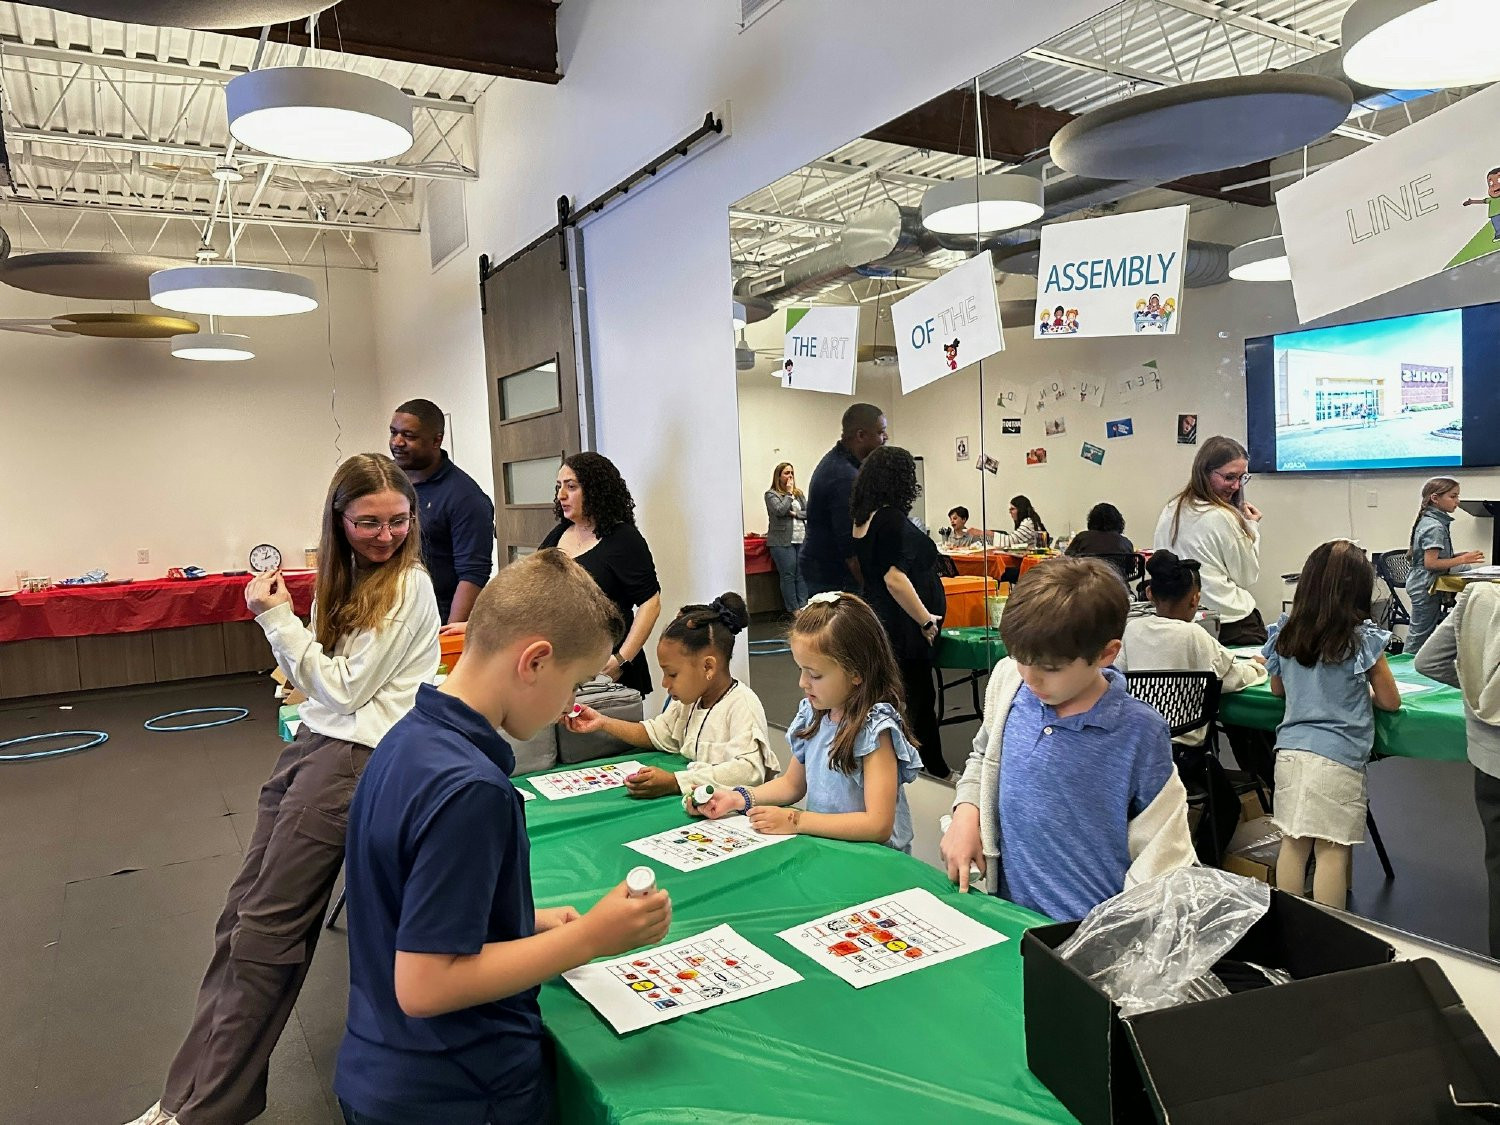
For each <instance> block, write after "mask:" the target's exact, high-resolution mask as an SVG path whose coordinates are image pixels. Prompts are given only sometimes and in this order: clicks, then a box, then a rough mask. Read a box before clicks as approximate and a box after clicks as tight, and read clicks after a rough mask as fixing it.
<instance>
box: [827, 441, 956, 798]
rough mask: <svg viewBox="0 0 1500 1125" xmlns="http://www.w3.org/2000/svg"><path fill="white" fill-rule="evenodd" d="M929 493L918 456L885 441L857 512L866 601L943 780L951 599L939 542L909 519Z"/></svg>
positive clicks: (855, 504)
mask: <svg viewBox="0 0 1500 1125" xmlns="http://www.w3.org/2000/svg"><path fill="white" fill-rule="evenodd" d="M921 492H922V488H921V486H920V485H919V484H917V463H916V461H915V460H913V458H912V455H911V454H910V453H908V452H907V451H906V450H904V449H902V448H900V447H899V446H895V445H887V446H882V447H881V448H879V449H877V450H875V451H874V452H873V453H871V454H870V455H869V456H868V457H867V458H865V461H864V464H862V465H861V466H860V469H859V476H857V477H856V478H855V479H854V491H853V492H852V493H850V496H849V514H850V516H851V518H852V519H853V520H854V544H855V549H856V551H857V554H858V558H859V566H860V573H861V574H863V575H864V576H865V600H866V601H867V602H869V603H870V608H871V609H873V610H874V611H875V616H876V617H878V618H880V623H881V625H883V626H884V627H885V632H886V635H887V636H888V637H890V639H891V648H892V649H893V650H894V651H895V654H896V662H897V664H898V665H899V666H900V670H901V685H902V689H903V692H904V694H905V696H906V707H905V710H906V721H907V723H908V724H909V725H910V727H911V731H912V734H913V735H914V738H913V739H912V741H914V742H915V743H916V744H917V750H918V752H919V753H920V754H921V755H922V765H923V766H924V767H925V768H926V770H927V772H928V773H929V774H931V775H932V776H933V777H936V778H939V779H941V778H946V777H947V776H948V775H949V773H950V772H951V771H950V770H949V768H948V763H947V762H945V761H944V760H943V747H942V741H941V739H940V738H939V735H938V716H937V682H936V680H935V679H934V672H933V664H932V658H933V645H934V643H935V642H936V641H937V638H938V631H939V630H940V628H941V627H942V621H943V614H944V613H945V612H947V608H948V603H947V599H946V598H945V597H944V594H943V582H942V579H941V578H939V577H938V549H937V545H936V544H935V543H933V541H932V540H931V539H929V538H928V537H927V536H925V535H923V534H922V533H921V532H920V531H919V530H917V527H916V525H915V524H913V523H912V522H911V520H910V518H909V516H910V514H911V506H912V504H913V503H915V502H916V499H917V497H918V496H920V495H921Z"/></svg>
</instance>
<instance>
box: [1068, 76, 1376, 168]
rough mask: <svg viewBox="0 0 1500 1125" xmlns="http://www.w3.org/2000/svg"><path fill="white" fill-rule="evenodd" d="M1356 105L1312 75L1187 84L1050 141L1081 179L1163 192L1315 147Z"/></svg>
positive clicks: (1333, 82)
mask: <svg viewBox="0 0 1500 1125" xmlns="http://www.w3.org/2000/svg"><path fill="white" fill-rule="evenodd" d="M1353 104H1354V95H1353V94H1351V93H1350V92H1349V87H1348V86H1346V85H1344V83H1342V82H1340V81H1339V80H1338V79H1336V78H1323V77H1320V76H1318V75H1312V74H1287V73H1285V72H1275V73H1267V74H1251V75H1245V76H1242V77H1237V78H1215V79H1212V80H1210V81H1208V82H1189V83H1187V84H1186V85H1182V86H1169V87H1167V88H1166V89H1163V90H1152V91H1151V92H1149V93H1146V94H1138V95H1136V96H1135V97H1133V98H1126V99H1125V100H1124V101H1121V102H1115V103H1114V104H1113V105H1107V106H1103V107H1102V108H1100V109H1096V110H1092V111H1091V112H1089V113H1085V114H1084V115H1083V116H1081V117H1076V118H1074V119H1073V120H1072V121H1070V122H1068V123H1067V124H1066V125H1064V126H1063V127H1062V128H1061V129H1059V130H1058V131H1057V133H1056V134H1055V135H1054V136H1053V137H1052V146H1051V149H1052V160H1053V163H1055V164H1056V165H1057V166H1058V167H1059V168H1062V169H1063V170H1064V171H1067V172H1072V173H1073V174H1074V175H1077V176H1090V177H1093V178H1095V179H1100V180H1143V181H1150V182H1151V183H1157V184H1164V183H1167V182H1169V181H1171V180H1177V179H1181V178H1182V177H1184V176H1196V175H1198V174H1199V173H1202V172H1218V171H1221V170H1223V169H1225V168H1239V167H1241V166H1242V165H1245V164H1254V163H1255V162H1256V161H1258V160H1268V159H1270V158H1271V157H1273V156H1281V155H1283V154H1284V153H1288V152H1291V151H1292V150H1293V149H1297V148H1301V147H1302V146H1303V145H1307V144H1311V143H1312V142H1313V141H1316V140H1318V139H1319V138H1320V137H1324V136H1327V135H1328V134H1329V133H1330V132H1332V131H1333V130H1334V129H1335V128H1337V127H1338V126H1339V125H1342V124H1343V123H1344V121H1345V119H1347V118H1348V116H1349V109H1350V107H1351V106H1352V105H1353Z"/></svg>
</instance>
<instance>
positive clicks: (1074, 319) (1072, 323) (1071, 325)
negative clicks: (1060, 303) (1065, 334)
mask: <svg viewBox="0 0 1500 1125" xmlns="http://www.w3.org/2000/svg"><path fill="white" fill-rule="evenodd" d="M1067 320H1068V325H1067V326H1068V331H1069V332H1077V331H1078V310H1077V309H1069V310H1068V314H1067Z"/></svg>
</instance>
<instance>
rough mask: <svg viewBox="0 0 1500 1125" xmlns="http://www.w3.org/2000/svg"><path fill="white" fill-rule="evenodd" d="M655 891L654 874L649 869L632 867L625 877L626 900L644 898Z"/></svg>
mask: <svg viewBox="0 0 1500 1125" xmlns="http://www.w3.org/2000/svg"><path fill="white" fill-rule="evenodd" d="M654 890H656V872H655V871H652V870H651V868H649V867H632V868H631V869H630V874H628V875H626V876H625V895H626V897H627V898H645V897H646V896H647V895H649V894H650V893H651V892H652V891H654Z"/></svg>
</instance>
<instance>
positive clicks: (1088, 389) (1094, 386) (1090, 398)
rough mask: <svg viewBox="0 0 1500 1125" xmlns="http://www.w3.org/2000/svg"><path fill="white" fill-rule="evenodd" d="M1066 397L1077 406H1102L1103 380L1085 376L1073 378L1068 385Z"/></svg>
mask: <svg viewBox="0 0 1500 1125" xmlns="http://www.w3.org/2000/svg"><path fill="white" fill-rule="evenodd" d="M1068 398H1069V399H1070V400H1071V401H1072V402H1074V403H1077V404H1078V405H1079V406H1103V405H1104V382H1103V380H1101V379H1090V378H1088V377H1087V376H1084V377H1081V378H1078V379H1074V380H1073V382H1072V383H1071V384H1069V386H1068Z"/></svg>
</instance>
